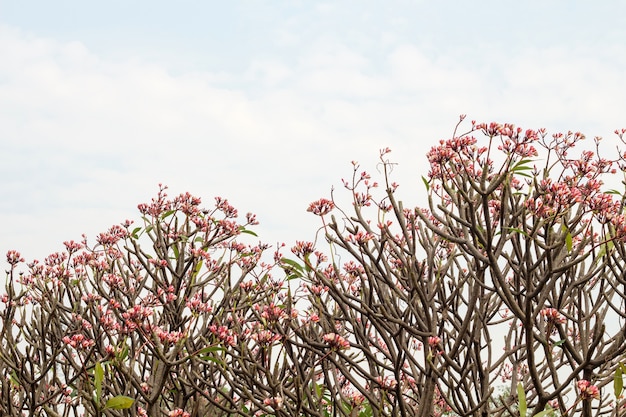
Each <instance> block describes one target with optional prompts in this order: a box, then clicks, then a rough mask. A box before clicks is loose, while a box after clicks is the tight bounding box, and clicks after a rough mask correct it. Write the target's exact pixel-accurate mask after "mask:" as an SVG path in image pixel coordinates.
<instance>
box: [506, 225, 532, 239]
mask: <svg viewBox="0 0 626 417" xmlns="http://www.w3.org/2000/svg"><path fill="white" fill-rule="evenodd" d="M504 229H505V230H507V231H509V232H516V233H519V234H520V235H523V236H525V237H530V236H529V235H528V233H526V232H525V231H523V230H522V229H517V228H515V227H505V228H504Z"/></svg>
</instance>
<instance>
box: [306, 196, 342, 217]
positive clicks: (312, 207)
mask: <svg viewBox="0 0 626 417" xmlns="http://www.w3.org/2000/svg"><path fill="white" fill-rule="evenodd" d="M333 208H335V203H333V202H332V201H331V200H328V199H326V198H320V199H319V200H317V201H314V202H312V203H311V204H309V208H308V209H307V211H309V212H311V213H313V214H315V215H316V216H324V215H326V214H328V213H330V212H331V211H332V209H333Z"/></svg>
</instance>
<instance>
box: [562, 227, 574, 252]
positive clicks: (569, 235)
mask: <svg viewBox="0 0 626 417" xmlns="http://www.w3.org/2000/svg"><path fill="white" fill-rule="evenodd" d="M561 230H562V231H563V232H564V233H565V247H566V248H567V251H568V252H571V251H572V249H573V247H574V243H573V240H572V233H571V232H570V231H569V228H568V227H567V225H565V224H564V225H563V226H561Z"/></svg>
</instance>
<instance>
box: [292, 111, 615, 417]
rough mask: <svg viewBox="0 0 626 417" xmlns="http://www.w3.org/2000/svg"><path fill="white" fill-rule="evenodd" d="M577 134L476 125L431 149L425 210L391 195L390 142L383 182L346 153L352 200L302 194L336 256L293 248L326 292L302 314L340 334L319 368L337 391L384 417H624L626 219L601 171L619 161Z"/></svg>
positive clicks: (608, 175) (609, 176)
mask: <svg viewBox="0 0 626 417" xmlns="http://www.w3.org/2000/svg"><path fill="white" fill-rule="evenodd" d="M457 128H458V126H457ZM616 133H617V135H618V138H619V139H620V141H621V139H622V135H623V134H624V131H618V132H616ZM583 139H584V136H583V135H582V134H580V133H572V132H569V133H567V134H555V135H552V136H549V135H548V134H547V133H546V131H545V130H542V129H540V130H536V131H535V130H525V131H524V130H522V129H521V128H517V127H515V126H513V125H508V124H504V125H502V124H496V123H491V124H477V123H475V122H472V124H471V127H470V129H469V130H468V131H467V132H466V133H458V132H457V131H455V133H454V135H453V137H452V139H449V140H443V141H441V142H440V143H439V145H438V146H435V147H433V148H432V149H431V150H430V152H429V153H428V155H427V157H428V161H429V163H430V171H429V173H428V177H425V178H424V185H425V188H426V195H427V197H428V205H427V207H426V208H419V207H418V208H408V207H404V206H403V204H402V201H400V200H399V199H398V197H397V193H398V190H397V189H398V186H397V184H395V183H394V182H392V180H391V178H390V172H391V168H392V166H393V164H392V163H391V162H390V161H389V160H388V153H389V150H388V149H385V150H383V151H382V152H381V155H380V157H381V166H382V178H381V179H380V180H379V181H380V184H382V186H379V182H377V181H376V180H374V179H372V178H371V176H370V175H369V174H368V173H367V172H361V170H360V167H359V166H358V164H356V163H355V164H354V175H353V177H352V180H351V181H344V185H345V188H347V190H348V192H349V193H350V195H351V196H352V200H353V201H352V205H351V206H350V207H349V209H343V208H341V207H335V205H336V204H335V200H334V199H328V200H327V199H322V200H319V201H317V202H314V203H313V204H312V205H311V207H310V211H312V212H313V213H314V214H318V215H320V216H321V217H322V226H323V233H324V236H325V239H326V241H327V242H328V244H329V248H328V252H329V253H330V254H331V256H332V259H331V261H330V262H327V263H322V262H319V259H320V256H319V255H318V254H316V253H315V252H314V251H313V250H312V249H309V250H306V251H302V250H300V251H298V252H297V255H298V256H299V258H300V259H301V260H302V261H303V263H304V264H305V265H306V266H307V274H306V276H307V280H308V282H310V284H311V286H312V287H313V288H321V289H323V290H320V291H319V294H313V295H312V296H311V298H310V299H311V310H312V311H313V312H314V314H315V315H317V316H319V317H320V323H322V326H323V327H324V328H325V329H326V331H329V330H330V329H334V331H336V332H337V333H338V334H340V335H342V337H344V338H345V339H346V340H347V341H349V345H350V346H349V347H346V349H344V350H342V351H341V354H340V355H339V356H337V357H335V358H334V359H333V360H332V363H333V367H332V370H333V373H332V374H331V375H329V376H327V377H326V379H325V381H326V383H327V385H328V386H332V387H333V388H331V392H332V394H333V398H334V399H337V400H339V399H341V400H347V399H348V398H353V397H354V395H352V397H348V395H347V393H354V392H357V393H359V395H360V396H361V397H362V398H364V401H366V402H367V403H368V404H369V406H370V407H371V410H372V413H373V415H389V416H391V415H403V416H404V415H407V416H409V415H410V416H431V415H448V414H449V415H462V416H470V415H472V416H474V415H483V416H488V415H489V416H491V415H526V414H527V413H530V415H584V416H591V415H603V414H610V413H616V414H617V413H620V411H621V409H622V403H621V391H622V382H621V375H622V372H623V367H624V365H623V361H624V360H625V349H626V339H625V334H626V320H625V317H624V315H625V313H624V311H625V305H624V288H625V286H624V284H626V281H625V279H624V276H625V275H624V270H625V267H626V264H625V263H624V255H625V253H624V250H625V246H624V240H625V238H626V222H625V217H624V207H623V203H624V201H623V195H624V193H623V192H620V191H614V190H613V191H612V190H610V189H608V188H607V186H606V185H605V182H604V181H605V180H607V182H611V181H612V182H613V183H615V182H616V178H615V177H616V174H617V173H618V172H620V173H623V172H624V170H625V166H624V156H623V154H622V153H620V151H617V152H614V153H613V157H612V159H605V158H603V157H601V153H600V151H601V148H600V138H595V139H594V142H593V146H594V148H592V150H589V149H587V150H582V151H581V150H579V148H580V145H581V144H582V143H583V142H582V141H583ZM619 179H620V178H617V180H619ZM331 209H334V212H331ZM314 254H315V256H314Z"/></svg>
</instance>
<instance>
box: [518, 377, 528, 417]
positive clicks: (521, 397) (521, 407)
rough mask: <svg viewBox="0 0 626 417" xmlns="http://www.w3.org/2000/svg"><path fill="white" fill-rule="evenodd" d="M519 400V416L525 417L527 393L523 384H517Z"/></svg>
mask: <svg viewBox="0 0 626 417" xmlns="http://www.w3.org/2000/svg"><path fill="white" fill-rule="evenodd" d="M517 400H518V401H519V415H520V417H524V416H526V393H525V392H524V387H523V386H522V383H521V382H519V383H518V384H517Z"/></svg>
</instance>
